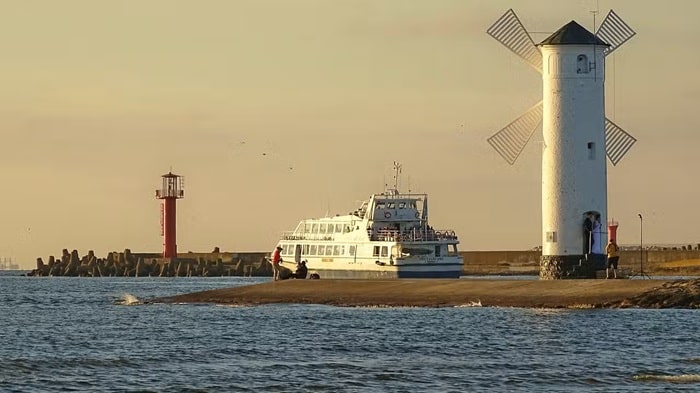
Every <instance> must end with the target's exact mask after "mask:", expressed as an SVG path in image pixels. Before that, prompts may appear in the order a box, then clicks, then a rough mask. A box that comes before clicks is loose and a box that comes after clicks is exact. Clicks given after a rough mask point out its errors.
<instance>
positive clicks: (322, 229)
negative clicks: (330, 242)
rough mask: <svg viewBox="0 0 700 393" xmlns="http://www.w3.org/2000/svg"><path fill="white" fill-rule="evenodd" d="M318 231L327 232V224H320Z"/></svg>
mask: <svg viewBox="0 0 700 393" xmlns="http://www.w3.org/2000/svg"><path fill="white" fill-rule="evenodd" d="M318 233H326V224H320V225H319V226H318Z"/></svg>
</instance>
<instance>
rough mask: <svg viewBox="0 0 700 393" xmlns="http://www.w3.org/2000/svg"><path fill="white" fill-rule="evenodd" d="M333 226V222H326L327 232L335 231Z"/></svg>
mask: <svg viewBox="0 0 700 393" xmlns="http://www.w3.org/2000/svg"><path fill="white" fill-rule="evenodd" d="M333 228H334V226H333V224H328V233H333V232H335V231H334V230H333Z"/></svg>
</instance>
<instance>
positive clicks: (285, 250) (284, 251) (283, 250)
mask: <svg viewBox="0 0 700 393" xmlns="http://www.w3.org/2000/svg"><path fill="white" fill-rule="evenodd" d="M280 254H282V255H287V245H286V244H283V245H282V251H280Z"/></svg>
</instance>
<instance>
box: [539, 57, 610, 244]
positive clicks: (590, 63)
mask: <svg viewBox="0 0 700 393" xmlns="http://www.w3.org/2000/svg"><path fill="white" fill-rule="evenodd" d="M604 48H605V47H603V46H595V45H542V46H540V49H541V51H542V63H543V70H542V80H543V123H542V128H543V137H544V148H543V155H542V232H543V234H542V236H543V238H542V245H543V246H542V255H543V256H545V255H580V254H583V253H584V236H583V223H584V219H585V217H584V213H585V212H587V211H596V212H598V213H600V223H601V225H602V228H605V223H606V222H607V173H606V156H605V95H604V82H605V63H604V57H603V49H604ZM603 230H604V229H603ZM599 241H601V242H603V247H604V244H605V243H606V242H607V239H606V236H601V237H600V238H599Z"/></svg>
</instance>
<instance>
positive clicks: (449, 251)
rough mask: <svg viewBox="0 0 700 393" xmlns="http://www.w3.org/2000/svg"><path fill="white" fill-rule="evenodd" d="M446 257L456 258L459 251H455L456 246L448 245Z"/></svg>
mask: <svg viewBox="0 0 700 393" xmlns="http://www.w3.org/2000/svg"><path fill="white" fill-rule="evenodd" d="M447 255H450V256H457V255H459V251H457V245H456V244H450V245H449V246H447Z"/></svg>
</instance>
